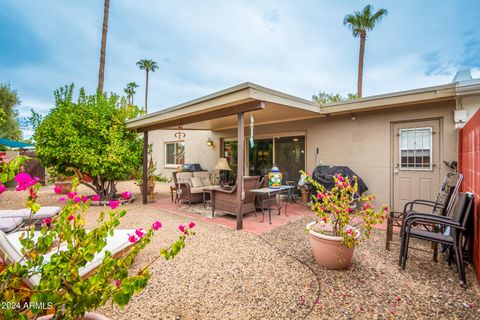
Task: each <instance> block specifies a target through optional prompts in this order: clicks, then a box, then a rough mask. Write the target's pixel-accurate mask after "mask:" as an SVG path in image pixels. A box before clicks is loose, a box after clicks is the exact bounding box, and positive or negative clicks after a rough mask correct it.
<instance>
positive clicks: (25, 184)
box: [15, 172, 39, 191]
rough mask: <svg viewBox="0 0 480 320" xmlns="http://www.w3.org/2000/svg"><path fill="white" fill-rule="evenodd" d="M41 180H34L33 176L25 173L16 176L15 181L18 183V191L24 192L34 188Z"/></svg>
mask: <svg viewBox="0 0 480 320" xmlns="http://www.w3.org/2000/svg"><path fill="white" fill-rule="evenodd" d="M38 180H39V179H38V178H37V177H35V178H32V176H31V175H29V174H28V173H25V172H20V173H19V174H17V175H16V176H15V181H16V182H17V184H18V185H17V189H16V190H17V191H24V190H27V189H28V188H30V187H33V186H34V185H35V184H36V183H37V181H38Z"/></svg>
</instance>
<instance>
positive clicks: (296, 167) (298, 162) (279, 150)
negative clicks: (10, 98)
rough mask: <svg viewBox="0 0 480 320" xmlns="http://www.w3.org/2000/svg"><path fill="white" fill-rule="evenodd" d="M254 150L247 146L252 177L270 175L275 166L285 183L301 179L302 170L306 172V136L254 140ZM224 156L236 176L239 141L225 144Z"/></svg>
mask: <svg viewBox="0 0 480 320" xmlns="http://www.w3.org/2000/svg"><path fill="white" fill-rule="evenodd" d="M254 142H255V143H254V146H253V148H250V145H249V144H248V142H247V144H246V152H247V155H248V157H247V160H248V161H247V165H248V167H247V168H246V172H248V174H249V175H251V176H263V175H266V174H268V172H269V171H270V169H271V168H272V166H273V165H276V166H277V167H278V168H279V169H280V171H281V172H282V173H283V177H284V179H283V180H284V182H285V181H295V182H297V181H298V180H299V179H300V173H299V171H300V170H305V136H303V135H300V136H285V137H282V136H280V137H274V138H259V139H255V140H254ZM224 148H225V149H224V154H225V157H226V158H227V160H228V162H229V164H230V167H231V168H232V169H233V172H232V174H233V175H235V173H236V168H237V141H232V140H228V141H225V143H224Z"/></svg>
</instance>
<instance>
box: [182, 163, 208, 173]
mask: <svg viewBox="0 0 480 320" xmlns="http://www.w3.org/2000/svg"><path fill="white" fill-rule="evenodd" d="M195 171H206V170H203V169H202V166H200V163H185V164H183V165H182V172H195Z"/></svg>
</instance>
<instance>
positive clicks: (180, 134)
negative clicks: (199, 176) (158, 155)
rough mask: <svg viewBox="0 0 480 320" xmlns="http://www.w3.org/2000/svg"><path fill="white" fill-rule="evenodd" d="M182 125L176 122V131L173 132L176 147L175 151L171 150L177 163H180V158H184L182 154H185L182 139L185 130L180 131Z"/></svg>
mask: <svg viewBox="0 0 480 320" xmlns="http://www.w3.org/2000/svg"><path fill="white" fill-rule="evenodd" d="M182 129H183V126H182V124H181V123H179V124H178V131H177V132H176V133H175V138H177V147H176V148H175V151H174V152H173V155H174V156H175V158H176V159H177V163H182V160H183V159H184V157H183V156H184V154H185V148H183V146H184V141H183V140H184V139H185V136H186V134H185V132H182ZM178 146H182V148H179V147H178Z"/></svg>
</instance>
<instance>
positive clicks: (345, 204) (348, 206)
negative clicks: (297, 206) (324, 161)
mask: <svg viewBox="0 0 480 320" xmlns="http://www.w3.org/2000/svg"><path fill="white" fill-rule="evenodd" d="M302 175H304V176H305V179H306V181H307V182H308V183H310V184H311V185H312V186H313V187H314V188H315V190H316V194H314V195H312V197H311V201H310V202H309V206H310V208H311V210H312V211H314V212H315V214H316V216H317V219H316V220H315V221H312V222H310V223H309V224H308V225H307V227H306V230H307V232H308V238H309V242H310V245H311V247H312V251H313V255H314V256H315V260H316V261H317V262H318V264H320V265H321V266H323V267H326V268H329V269H339V270H340V269H345V268H347V267H348V266H349V265H350V263H351V260H352V257H353V252H354V249H355V246H357V245H358V244H359V243H360V242H362V241H364V240H365V239H367V238H369V237H370V232H371V229H372V226H373V225H375V224H379V223H382V222H383V221H384V219H385V217H386V214H387V211H388V209H387V206H386V205H384V206H382V208H381V209H380V210H378V211H376V210H375V208H374V206H373V204H372V201H373V200H374V199H375V196H374V195H368V196H367V195H363V194H362V195H358V178H357V177H353V181H350V180H349V179H348V177H343V176H342V175H340V174H336V175H335V176H334V177H333V179H334V182H335V186H334V187H333V188H332V189H331V190H326V189H325V187H323V186H322V185H321V184H319V183H318V182H317V181H315V180H314V179H313V178H312V177H311V176H309V175H306V174H305V173H304V172H302Z"/></svg>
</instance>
